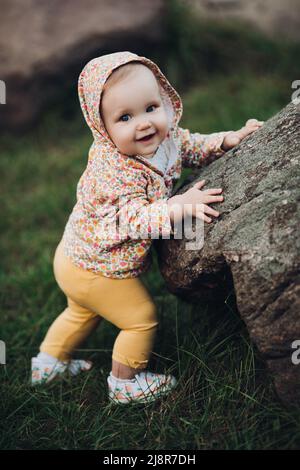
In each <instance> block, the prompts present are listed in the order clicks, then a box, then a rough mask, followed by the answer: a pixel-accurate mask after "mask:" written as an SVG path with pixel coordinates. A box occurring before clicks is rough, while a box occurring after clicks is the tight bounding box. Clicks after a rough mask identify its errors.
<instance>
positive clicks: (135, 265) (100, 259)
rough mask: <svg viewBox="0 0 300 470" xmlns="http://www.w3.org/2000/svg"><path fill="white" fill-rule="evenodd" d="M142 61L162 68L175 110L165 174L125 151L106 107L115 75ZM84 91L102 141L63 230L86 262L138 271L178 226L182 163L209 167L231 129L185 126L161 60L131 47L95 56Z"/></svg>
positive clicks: (111, 273) (76, 256) (117, 274)
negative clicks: (175, 208)
mask: <svg viewBox="0 0 300 470" xmlns="http://www.w3.org/2000/svg"><path fill="white" fill-rule="evenodd" d="M136 60H138V61H140V62H141V63H143V64H145V65H146V66H148V67H149V68H150V69H151V70H152V72H153V73H154V75H155V77H156V78H157V80H158V84H159V88H160V92H161V97H162V100H163V103H164V106H165V109H166V111H167V116H168V121H169V133H168V135H167V137H166V139H165V140H166V142H164V143H167V144H168V146H167V148H171V149H172V151H171V154H172V155H171V158H170V161H169V166H168V169H167V171H166V172H165V173H164V174H163V172H162V171H160V170H159V169H158V168H157V166H155V165H154V164H151V158H150V159H149V158H148V159H147V158H146V157H143V156H140V155H136V156H128V155H125V154H121V153H120V152H119V150H118V149H117V147H116V146H115V145H114V143H113V142H112V140H111V139H110V137H109V135H108V133H107V131H106V129H105V127H104V124H103V122H102V120H101V117H100V113H99V104H100V100H101V92H102V90H103V86H104V83H105V82H106V80H107V79H108V77H109V75H110V74H111V73H112V71H113V70H114V69H115V68H117V67H119V66H121V65H123V64H126V63H128V62H131V61H136ZM78 93H79V100H80V105H81V108H82V111H83V114H84V117H85V120H86V122H87V124H88V126H89V128H90V129H91V131H92V134H93V138H94V141H93V143H92V145H91V147H90V150H89V156H88V163H87V167H86V169H85V171H84V173H83V174H82V176H81V178H80V180H79V182H78V185H77V202H76V204H75V206H74V208H73V211H72V213H71V215H70V217H69V220H68V222H67V224H66V227H65V231H64V234H63V237H62V242H63V249H64V253H65V255H66V256H67V257H69V258H70V259H71V261H72V262H73V263H74V264H75V265H76V266H77V267H79V268H83V269H85V270H88V271H92V272H94V273H98V274H102V275H103V276H106V277H111V278H117V279H123V278H130V277H136V276H139V275H140V274H141V273H143V272H145V271H146V270H147V269H148V268H149V267H150V265H151V262H152V257H151V251H150V248H151V244H152V240H153V239H154V238H160V237H164V238H169V236H170V234H171V233H172V226H171V223H170V217H169V213H168V206H167V200H168V199H169V197H170V196H171V193H172V188H173V185H174V183H175V182H176V181H177V180H178V179H179V178H180V175H181V168H182V166H184V167H201V165H203V164H204V162H205V164H206V163H207V161H208V160H209V159H211V157H214V158H215V157H218V156H221V155H222V154H223V153H224V151H223V150H222V149H221V148H220V146H221V144H222V142H223V138H224V135H226V134H227V132H219V133H214V134H210V135H203V134H202V135H201V134H199V133H193V134H192V133H190V131H189V130H188V129H182V128H180V127H179V126H178V123H179V121H180V118H181V115H182V102H181V99H180V97H179V95H178V94H177V92H176V91H175V90H174V88H173V87H172V86H171V85H170V83H169V82H168V80H167V79H166V77H165V76H164V75H163V73H162V72H161V70H160V69H159V68H158V66H157V65H156V64H155V63H153V62H152V61H151V60H149V59H147V58H146V57H141V56H138V55H136V54H133V53H131V52H117V53H113V54H108V55H105V56H101V57H97V58H95V59H93V60H91V61H90V62H88V63H87V64H86V66H85V67H84V68H83V70H82V72H81V74H80V76H79V81H78ZM120 222H122V223H120ZM124 228H125V230H124ZM137 234H138V236H137Z"/></svg>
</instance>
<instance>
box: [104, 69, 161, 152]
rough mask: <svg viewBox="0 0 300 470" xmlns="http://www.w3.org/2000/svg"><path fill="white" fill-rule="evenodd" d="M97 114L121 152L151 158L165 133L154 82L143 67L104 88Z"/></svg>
mask: <svg viewBox="0 0 300 470" xmlns="http://www.w3.org/2000/svg"><path fill="white" fill-rule="evenodd" d="M101 114H102V118H103V121H104V125H105V127H106V130H107V132H108V133H109V135H110V138H111V139H112V141H113V142H114V144H115V145H116V147H117V148H118V149H119V151H120V152H121V153H123V154H125V155H142V156H143V157H146V158H150V157H152V156H153V154H154V153H155V151H156V149H157V147H158V146H159V144H160V143H161V142H162V141H163V140H164V139H165V137H166V135H167V133H168V120H167V114H166V111H165V108H164V106H163V102H162V99H161V97H160V93H159V87H158V83H157V81H156V79H155V77H154V75H153V73H152V72H151V70H150V69H148V67H146V66H143V67H139V68H138V69H137V70H136V71H135V73H134V74H131V75H129V76H127V77H126V78H124V79H123V80H121V81H120V82H117V83H115V84H113V85H112V86H111V87H109V88H108V89H107V90H105V92H104V95H103V98H102V101H101ZM150 134H151V135H152V136H151V137H148V138H147V139H144V140H141V139H142V138H144V137H145V136H149V135H150Z"/></svg>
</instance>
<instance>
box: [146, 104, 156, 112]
mask: <svg viewBox="0 0 300 470" xmlns="http://www.w3.org/2000/svg"><path fill="white" fill-rule="evenodd" d="M149 108H156V106H155V104H151V106H148V108H147V112H148V109H149Z"/></svg>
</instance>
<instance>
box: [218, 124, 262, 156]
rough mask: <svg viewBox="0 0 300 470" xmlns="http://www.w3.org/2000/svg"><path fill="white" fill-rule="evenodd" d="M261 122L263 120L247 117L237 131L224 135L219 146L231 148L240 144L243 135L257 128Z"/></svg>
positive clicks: (224, 148)
mask: <svg viewBox="0 0 300 470" xmlns="http://www.w3.org/2000/svg"><path fill="white" fill-rule="evenodd" d="M263 123H264V121H258V120H257V119H248V121H247V122H246V124H245V126H244V127H242V128H241V129H239V130H238V131H233V132H230V133H229V134H227V135H226V136H225V137H224V140H223V143H222V145H221V148H222V149H223V150H230V149H232V148H233V147H235V146H236V145H238V144H240V143H241V142H242V140H243V139H244V138H245V137H247V136H248V135H250V134H252V132H254V131H256V130H257V129H259V128H260V127H261V126H262V125H263Z"/></svg>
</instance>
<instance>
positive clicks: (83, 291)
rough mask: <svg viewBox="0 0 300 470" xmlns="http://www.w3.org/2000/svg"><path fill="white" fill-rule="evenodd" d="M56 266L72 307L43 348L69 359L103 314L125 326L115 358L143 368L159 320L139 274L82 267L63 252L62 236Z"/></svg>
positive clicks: (59, 320)
mask: <svg viewBox="0 0 300 470" xmlns="http://www.w3.org/2000/svg"><path fill="white" fill-rule="evenodd" d="M53 267H54V275H55V279H56V281H57V283H58V285H59V287H60V288H61V290H62V291H63V292H64V294H65V295H66V297H67V301H68V307H67V308H66V309H65V310H64V311H63V312H62V313H61V314H60V315H59V316H58V317H57V318H56V320H55V321H54V322H53V323H52V325H51V326H50V328H49V330H48V332H47V334H46V337H45V339H44V341H43V342H42V344H41V346H40V351H41V352H46V353H48V354H51V355H52V356H54V357H56V358H58V359H59V360H69V359H70V358H71V355H72V352H73V351H74V349H75V348H76V347H78V345H79V344H80V343H81V342H82V341H84V340H85V339H86V337H87V336H88V335H89V334H90V333H91V332H92V331H93V330H94V329H95V328H96V326H97V325H98V323H99V321H100V320H101V318H104V319H106V320H108V321H109V322H111V323H113V324H114V325H116V326H117V327H118V328H120V329H121V331H120V333H119V335H118V336H117V338H116V341H115V344H114V348H113V354H112V358H113V359H114V360H115V361H117V362H120V363H122V364H125V365H127V366H129V367H133V368H145V367H146V366H147V363H148V360H149V356H150V353H151V349H152V346H153V342H154V336H155V332H156V328H157V324H158V323H157V317H156V313H157V309H156V305H155V304H154V302H153V300H152V298H151V296H150V294H149V292H148V291H147V289H146V287H145V286H144V284H143V283H142V282H141V280H140V279H139V278H138V277H135V278H129V279H113V278H107V277H104V276H102V275H100V274H95V273H92V272H90V271H86V270H84V269H81V268H78V267H77V266H75V265H74V264H73V263H72V262H71V260H70V259H69V258H68V257H66V256H65V255H64V253H63V250H62V242H60V243H59V245H58V247H57V248H56V252H55V256H54V263H53Z"/></svg>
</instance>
